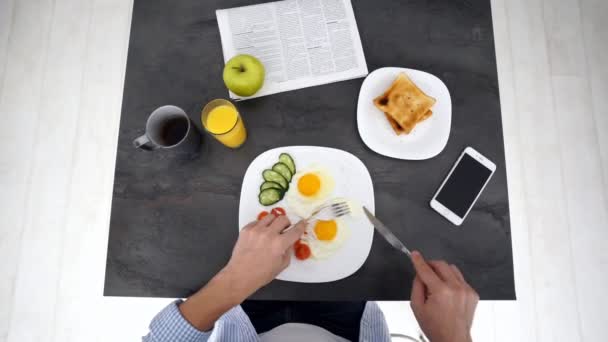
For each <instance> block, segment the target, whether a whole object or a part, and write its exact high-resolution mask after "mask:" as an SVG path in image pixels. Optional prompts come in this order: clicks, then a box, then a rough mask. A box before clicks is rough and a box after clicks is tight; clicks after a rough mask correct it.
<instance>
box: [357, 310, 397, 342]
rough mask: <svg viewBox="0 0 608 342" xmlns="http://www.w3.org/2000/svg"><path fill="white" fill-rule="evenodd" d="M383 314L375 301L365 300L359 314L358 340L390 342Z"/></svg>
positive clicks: (364, 341)
mask: <svg viewBox="0 0 608 342" xmlns="http://www.w3.org/2000/svg"><path fill="white" fill-rule="evenodd" d="M390 340H391V335H390V333H389V331H388V326H387V325H386V320H385V319H384V314H383V313H382V310H380V307H379V306H378V304H376V302H367V304H366V305H365V310H363V315H362V316H361V329H360V330H359V342H390Z"/></svg>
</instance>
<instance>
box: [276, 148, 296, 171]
mask: <svg viewBox="0 0 608 342" xmlns="http://www.w3.org/2000/svg"><path fill="white" fill-rule="evenodd" d="M279 162H281V163H283V164H285V165H287V167H288V168H289V171H291V174H292V175H295V174H296V163H295V162H294V161H293V158H291V156H290V155H289V154H287V153H281V155H280V156H279Z"/></svg>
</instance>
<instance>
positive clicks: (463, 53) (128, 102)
mask: <svg viewBox="0 0 608 342" xmlns="http://www.w3.org/2000/svg"><path fill="white" fill-rule="evenodd" d="M258 2H260V1H252V0H249V1H245V0H221V1H220V0H207V1H195V0H184V1H170V0H146V1H144V0H135V1H134V8H133V17H132V23H131V34H130V43H129V53H128V61H127V68H126V73H125V83H124V96H123V104H122V115H121V121H120V132H119V137H118V151H117V158H116V171H115V179H114V192H113V199H112V214H111V220H110V236H109V243H108V253H107V265H106V275H105V287H104V295H106V296H134V297H173V298H175V297H186V296H188V295H190V294H192V293H193V292H194V291H196V290H198V289H199V288H200V287H201V286H202V285H203V284H205V282H207V281H208V280H209V279H210V278H211V277H212V276H213V275H214V274H215V273H216V272H218V271H219V270H220V269H221V268H222V267H223V266H224V265H225V263H226V262H227V260H228V259H229V257H230V253H231V250H232V246H233V245H234V243H235V241H236V239H237V236H238V212H239V196H240V192H241V187H242V182H243V177H244V175H245V171H246V170H247V167H248V166H249V164H250V163H251V162H252V161H253V160H254V159H255V158H256V157H257V156H258V155H260V154H261V153H263V152H265V151H267V150H269V149H272V148H277V147H283V146H322V147H331V148H336V149H341V150H344V151H347V152H349V153H352V154H353V155H355V156H356V157H358V158H359V159H360V160H361V161H362V162H363V163H364V164H365V166H366V167H367V169H368V170H369V173H370V174H371V178H372V181H373V189H374V194H375V214H376V216H377V217H378V218H380V219H381V220H382V221H383V222H384V223H385V224H386V225H387V226H388V227H390V229H391V230H392V231H393V232H394V234H395V235H396V236H397V237H398V238H399V239H400V240H401V241H403V242H404V243H405V245H406V246H407V247H409V248H410V249H412V250H419V251H421V252H422V253H423V254H424V255H425V256H426V257H427V258H430V259H445V260H448V261H449V262H450V263H453V264H455V265H457V266H458V267H459V268H460V269H461V270H462V271H463V273H464V275H465V277H466V278H467V279H468V280H469V282H470V284H471V285H472V286H473V287H474V288H475V289H476V290H477V291H478V293H479V294H480V297H481V299H486V300H513V299H515V287H514V280H513V277H514V274H513V257H512V246H511V234H510V231H511V228H510V220H509V200H508V191H507V175H506V168H505V152H504V142H503V133H502V123H501V110H500V97H499V91H498V79H497V71H496V58H495V50H494V39H493V28H492V15H491V8H490V0H470V1H453V0H436V1H427V0H411V1H390V0H376V1H353V8H354V12H355V16H356V20H357V25H358V28H359V33H360V37H361V42H362V45H363V50H364V53H365V59H366V61H367V67H368V69H369V71H370V72H371V71H373V70H375V69H378V68H381V67H387V66H389V67H406V68H411V69H417V70H422V71H426V72H428V73H431V74H433V75H435V76H437V77H439V78H440V79H441V80H442V81H443V82H444V83H445V84H446V85H447V88H448V89H449V91H450V95H451V101H452V121H451V131H450V136H449V139H448V143H447V145H446V147H445V148H444V149H443V151H442V152H441V153H440V154H438V155H437V156H435V157H433V158H430V159H427V160H400V159H394V158H388V157H384V156H382V155H380V154H377V153H375V152H374V151H372V150H371V149H370V148H368V147H367V146H366V145H365V143H364V142H363V141H362V139H361V137H360V135H359V132H358V129H357V119H356V117H357V99H358V96H359V90H360V88H361V84H362V82H363V78H359V79H354V80H349V81H343V82H337V83H331V84H326V85H321V86H316V87H310V88H304V89H299V90H294V91H289V92H284V93H279V94H274V95H269V96H264V97H260V98H255V99H249V100H244V101H239V102H236V107H237V108H238V110H239V112H240V113H241V115H242V117H243V120H244V122H245V125H246V127H247V132H248V137H247V141H246V142H245V144H244V145H243V146H241V147H240V148H238V149H229V148H227V147H225V146H223V145H222V144H220V143H219V142H217V141H215V140H214V139H213V138H212V137H210V136H208V135H207V136H204V139H203V142H202V144H201V146H200V150H199V151H198V153H191V154H173V153H170V152H168V151H155V152H147V151H141V150H138V149H135V148H134V147H133V139H135V138H136V137H138V136H140V135H142V134H143V132H144V127H145V122H146V119H147V117H148V115H149V114H150V113H151V112H152V111H154V109H156V108H158V107H161V106H163V105H169V104H170V105H175V106H178V107H180V108H182V109H184V111H185V112H186V113H187V114H188V115H189V117H190V118H191V119H192V120H193V122H194V123H195V124H196V125H197V129H198V130H200V131H201V132H204V129H203V127H202V125H201V120H200V114H201V110H202V108H203V107H204V105H205V104H206V103H207V102H209V101H210V100H212V99H216V98H227V97H228V91H227V89H226V87H225V85H224V83H223V81H222V70H223V66H224V59H223V55H222V45H221V42H220V35H219V31H218V25H217V20H216V14H215V10H217V9H220V8H232V7H238V6H245V5H249V4H252V3H258ZM467 146H472V147H474V148H475V149H477V150H478V151H480V152H481V153H483V154H484V155H485V156H486V157H488V158H489V159H491V160H492V161H493V162H494V163H495V164H496V165H497V169H496V172H495V174H494V176H493V177H492V179H491V180H490V182H489V184H488V185H487V187H486V188H485V190H484V192H483V193H482V194H481V197H480V198H479V200H478V201H477V203H476V204H475V206H474V207H473V209H472V210H471V212H470V214H469V216H468V217H467V219H466V220H465V221H464V223H463V224H462V225H461V226H459V227H456V226H454V225H453V224H451V223H450V222H448V221H447V220H445V219H444V218H443V217H441V216H440V215H439V214H437V213H436V212H435V211H433V209H432V208H431V207H430V206H429V201H430V200H431V198H432V196H433V194H434V193H435V191H436V190H437V188H438V186H439V185H440V184H441V182H442V181H443V179H444V178H445V177H446V175H447V174H448V172H449V171H450V168H451V167H452V165H453V163H454V162H455V161H456V159H457V158H458V156H459V155H460V153H461V152H462V151H463V150H464V149H465V148H466V147H467ZM352 186H353V187H356V186H357V184H352ZM413 277H414V271H413V269H412V266H411V264H410V261H409V260H408V258H407V257H406V256H405V255H404V254H401V253H399V252H398V251H396V250H395V249H394V248H392V247H391V246H390V245H389V244H388V243H387V242H386V241H385V240H384V239H383V238H382V237H381V236H380V235H379V234H377V233H375V234H374V238H373V244H372V248H371V251H370V253H369V256H368V258H367V260H366V261H365V263H364V264H363V266H362V267H361V268H360V269H359V270H358V271H356V272H355V273H354V274H353V275H351V276H349V277H347V278H344V279H341V280H338V281H333V282H324V283H299V282H288V281H274V282H272V283H270V284H269V285H268V286H266V287H264V288H262V289H261V290H259V291H258V292H256V293H255V294H254V295H253V297H252V298H253V299H260V300H306V301H311V300H323V301H327V300H330V301H342V300H406V299H409V294H410V289H411V284H412V279H413Z"/></svg>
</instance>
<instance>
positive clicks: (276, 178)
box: [262, 170, 289, 191]
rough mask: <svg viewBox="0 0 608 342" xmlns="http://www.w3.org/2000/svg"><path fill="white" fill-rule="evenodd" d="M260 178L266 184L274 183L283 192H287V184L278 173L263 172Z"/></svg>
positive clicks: (271, 171)
mask: <svg viewBox="0 0 608 342" xmlns="http://www.w3.org/2000/svg"><path fill="white" fill-rule="evenodd" d="M262 177H264V180H265V181H267V182H275V183H277V184H279V185H280V186H281V188H283V190H285V191H287V189H289V182H287V180H286V179H285V177H283V176H281V174H280V173H278V172H276V171H273V170H264V172H262Z"/></svg>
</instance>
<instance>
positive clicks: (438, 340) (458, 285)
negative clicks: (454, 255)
mask: <svg viewBox="0 0 608 342" xmlns="http://www.w3.org/2000/svg"><path fill="white" fill-rule="evenodd" d="M412 262H413V263H414V267H415V268H416V278H414V285H413V286H412V297H411V306H412V310H413V311H414V315H415V316H416V319H417V320H418V323H419V324H420V328H422V331H424V333H425V334H426V336H427V337H428V338H429V339H430V340H431V342H471V341H472V339H471V326H472V325H473V317H474V315H475V308H476V307H477V302H478V301H479V296H478V295H477V292H475V290H473V288H472V287H471V286H470V285H469V284H468V283H467V282H466V280H465V279H464V276H463V275H462V273H461V272H460V270H459V269H458V267H456V266H455V265H449V264H447V263H446V262H445V261H428V262H427V261H425V260H424V258H423V257H422V254H420V253H419V252H416V251H415V252H413V253H412Z"/></svg>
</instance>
